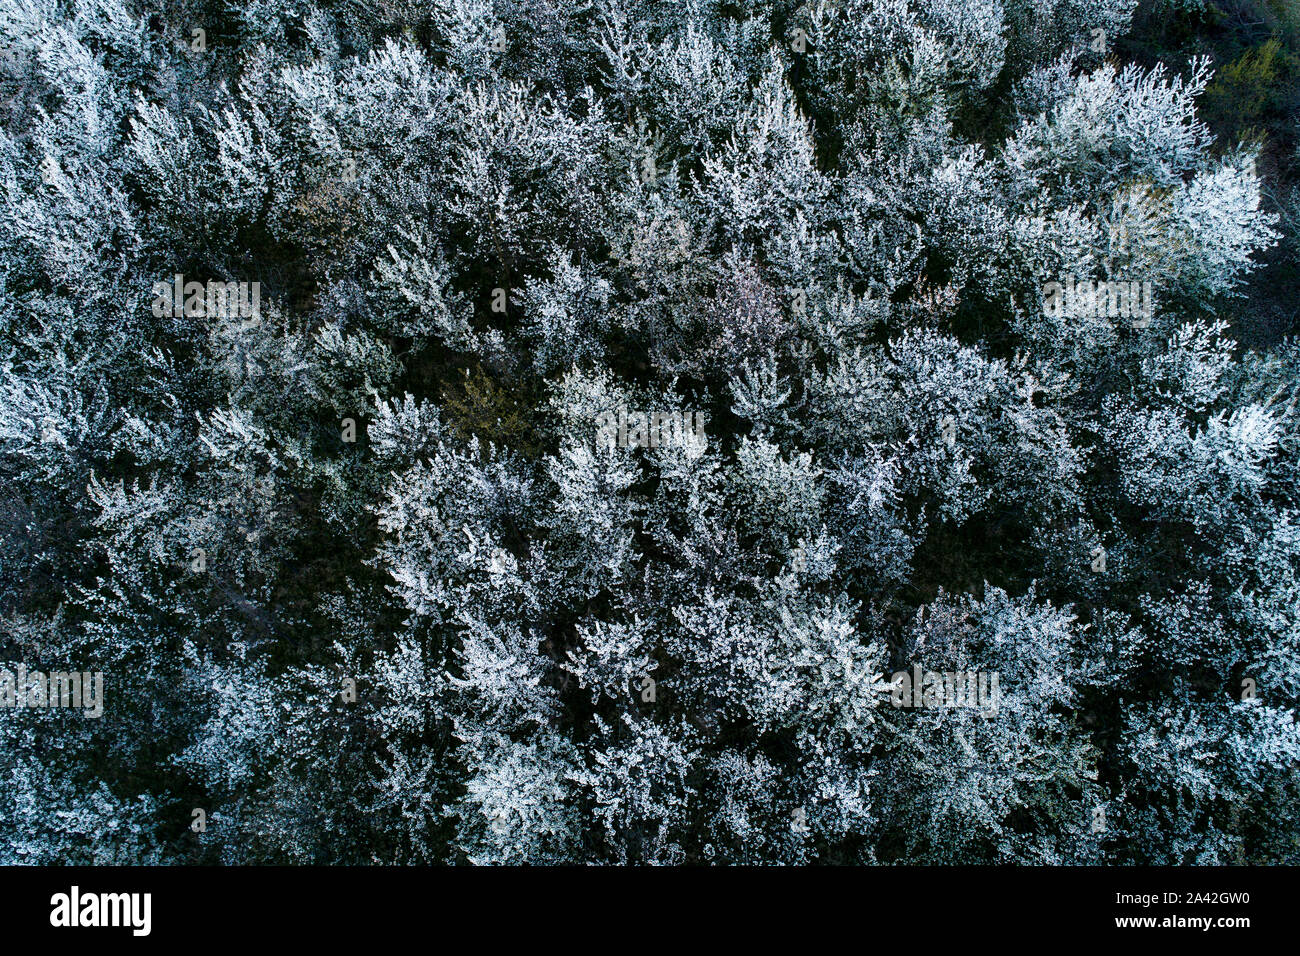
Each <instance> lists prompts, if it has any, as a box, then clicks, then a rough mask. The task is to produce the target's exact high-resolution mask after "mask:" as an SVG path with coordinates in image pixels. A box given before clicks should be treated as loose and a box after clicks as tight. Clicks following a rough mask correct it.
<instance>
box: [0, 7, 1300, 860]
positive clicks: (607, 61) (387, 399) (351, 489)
mask: <svg viewBox="0 0 1300 956" xmlns="http://www.w3.org/2000/svg"><path fill="white" fill-rule="evenodd" d="M0 44H2V47H0V667H3V668H4V669H5V671H6V672H15V673H16V672H17V669H18V668H19V667H20V666H21V667H22V668H23V672H22V673H23V675H24V677H23V680H21V681H13V682H11V683H10V684H9V685H8V687H9V688H10V689H9V690H7V691H6V690H4V688H3V687H0V861H3V862H5V863H31V864H51V863H171V864H193V863H225V864H250V863H301V864H334V863H385V864H412V863H437V864H462V863H469V864H487V863H502V864H562V863H600V864H700V865H708V864H721V865H725V864H802V863H829V864H895V863H1018V864H1059V863H1068V864H1074V863H1080V864H1082V863H1106V864H1130V863H1156V864H1232V863H1256V864H1259V863H1264V864H1268V863H1292V864H1294V863H1297V862H1300V725H1298V724H1297V718H1298V716H1300V463H1298V459H1297V452H1298V451H1300V407H1298V406H1297V399H1298V398H1300V340H1297V339H1296V338H1295V337H1294V335H1295V334H1296V332H1297V331H1298V330H1297V303H1298V302H1300V294H1298V293H1297V286H1298V283H1297V276H1296V271H1295V270H1296V257H1297V251H1298V250H1297V245H1298V243H1300V239H1298V236H1300V191H1297V182H1298V178H1297V175H1296V173H1297V165H1296V164H1297V160H1300V154H1298V153H1297V149H1298V147H1300V139H1298V138H1297V124H1298V123H1300V97H1298V95H1297V89H1300V12H1297V10H1296V8H1295V6H1294V5H1293V4H1290V3H1288V2H1286V0H1142V2H1141V3H1140V4H1139V3H1138V0H821V2H818V0H807V2H796V0H734V2H720V0H672V2H668V0H572V2H559V0H423V2H416V0H243V2H238V3H224V2H217V0H161V2H159V0H0ZM1052 283H1056V284H1057V285H1056V286H1054V287H1052V288H1053V289H1056V288H1068V289H1070V290H1072V295H1071V296H1070V297H1068V298H1066V299H1062V300H1061V302H1060V303H1056V304H1055V305H1056V307H1048V306H1049V305H1051V303H1047V302H1045V298H1046V297H1049V296H1050V295H1051V294H1052V293H1050V292H1045V290H1047V289H1048V287H1049V286H1050V285H1051V284H1052ZM1130 289H1131V290H1132V291H1133V293H1134V294H1133V296H1132V297H1128V295H1127V293H1128V291H1129V290H1130ZM1116 290H1119V291H1120V292H1123V293H1124V296H1119V297H1117V293H1116ZM1139 290H1145V295H1144V294H1140V293H1139ZM1071 303H1073V304H1072V305H1071ZM55 672H84V673H86V674H91V673H96V674H101V675H102V684H103V696H102V701H101V702H100V703H101V705H102V713H101V714H100V715H98V716H95V715H92V714H91V713H90V712H89V711H87V712H85V713H78V712H76V709H75V708H70V707H67V706H61V707H60V706H53V705H52V703H49V705H42V704H41V702H39V701H36V702H34V698H33V697H32V696H31V695H32V694H35V693H36V691H34V690H32V687H31V686H27V685H28V682H29V681H31V680H34V679H35V678H33V677H31V676H30V675H32V674H47V675H53V674H54V673H55ZM954 674H955V675H958V678H959V679H960V676H961V675H963V674H965V675H970V676H971V681H970V683H969V684H968V685H967V689H972V688H977V689H978V690H979V692H980V693H979V700H980V705H979V706H967V705H966V704H969V703H971V700H967V701H966V704H963V703H961V702H960V701H959V702H957V703H956V704H955V705H954V703H953V701H952V700H951V699H950V691H951V690H952V687H951V685H952V683H953V682H952V680H951V677H952V675H954ZM896 675H902V676H896ZM944 675H947V678H946V681H947V685H948V686H946V687H942V688H941V687H939V686H938V683H937V681H938V680H940V679H945V678H944ZM904 681H906V682H907V686H908V687H910V688H911V690H908V691H907V692H906V693H904V692H903V688H904ZM52 684H53V681H52V679H51V681H50V686H52ZM49 695H50V696H49V698H48V701H52V700H53V691H50V692H49Z"/></svg>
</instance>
